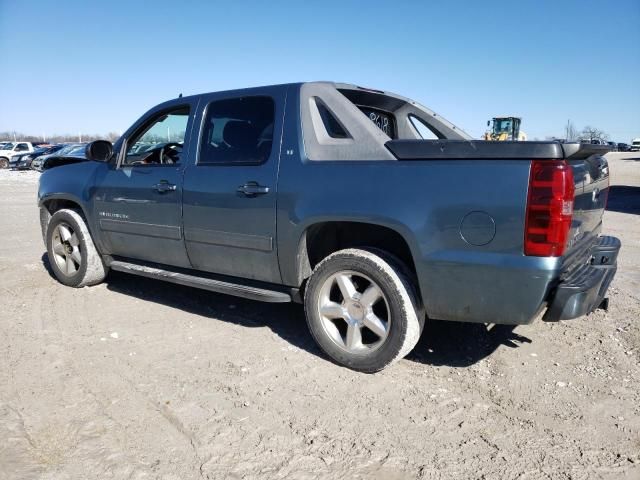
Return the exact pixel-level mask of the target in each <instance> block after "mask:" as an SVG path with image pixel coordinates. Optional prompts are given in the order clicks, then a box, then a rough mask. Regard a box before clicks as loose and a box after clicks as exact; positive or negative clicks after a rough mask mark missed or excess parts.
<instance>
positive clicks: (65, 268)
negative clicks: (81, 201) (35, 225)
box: [46, 209, 107, 287]
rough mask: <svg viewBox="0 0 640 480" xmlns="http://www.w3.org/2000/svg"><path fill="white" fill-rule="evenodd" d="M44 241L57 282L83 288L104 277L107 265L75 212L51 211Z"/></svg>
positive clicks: (64, 210)
mask: <svg viewBox="0 0 640 480" xmlns="http://www.w3.org/2000/svg"><path fill="white" fill-rule="evenodd" d="M46 242H47V253H48V256H49V263H50V265H51V268H52V270H53V273H54V274H55V276H56V278H57V279H58V280H59V281H60V282H61V283H63V284H65V285H68V286H70V287H84V286H87V285H95V284H96V283H100V282H101V281H102V280H104V278H105V276H106V274H107V267H106V266H105V264H104V262H103V261H102V257H101V256H100V254H99V253H98V251H97V250H96V247H95V245H94V243H93V239H92V238H91V234H90V233H89V229H88V228H87V225H86V224H85V221H84V219H83V218H82V216H80V214H79V213H78V212H76V211H74V210H69V209H63V210H58V211H57V212H55V213H54V214H53V216H52V217H51V220H50V221H49V224H48V226H47V236H46Z"/></svg>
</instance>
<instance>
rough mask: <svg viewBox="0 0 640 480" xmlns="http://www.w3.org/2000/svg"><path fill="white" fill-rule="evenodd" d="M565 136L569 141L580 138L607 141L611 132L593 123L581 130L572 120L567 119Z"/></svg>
mask: <svg viewBox="0 0 640 480" xmlns="http://www.w3.org/2000/svg"><path fill="white" fill-rule="evenodd" d="M564 138H565V139H566V140H567V141H568V142H575V141H579V140H589V141H590V142H592V141H593V140H600V141H605V142H606V141H607V140H609V138H610V137H609V134H608V133H606V132H605V131H603V130H600V129H599V128H596V127H592V126H591V125H587V126H586V127H584V128H583V129H582V130H581V131H580V132H578V130H577V129H576V127H575V126H574V125H573V122H572V121H571V120H567V124H566V126H565V127H564Z"/></svg>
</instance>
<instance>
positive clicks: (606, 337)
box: [0, 153, 640, 480]
mask: <svg viewBox="0 0 640 480" xmlns="http://www.w3.org/2000/svg"><path fill="white" fill-rule="evenodd" d="M609 157H610V160H611V170H612V175H613V183H614V184H615V185H617V186H616V187H614V188H613V189H612V194H611V199H610V202H609V207H610V211H608V212H607V213H606V217H605V231H606V233H610V234H613V235H616V236H618V237H620V238H621V239H622V241H623V250H622V252H621V254H620V258H619V273H618V276H617V277H616V279H615V281H614V284H613V285H612V288H611V290H610V297H611V308H610V310H609V312H608V313H606V314H605V313H604V312H597V313H595V314H593V315H591V316H589V317H586V318H581V319H578V320H574V321H571V322H565V323H560V324H546V323H542V322H538V323H534V324H532V325H528V326H520V327H517V328H516V329H515V330H514V329H512V328H510V327H495V326H488V327H487V326H484V325H470V324H456V323H448V322H431V323H430V324H428V326H427V327H426V331H425V335H424V336H423V339H422V340H421V342H420V343H419V344H418V347H417V348H416V350H415V351H414V353H412V354H411V355H410V356H409V358H407V359H406V360H403V361H401V362H399V363H398V364H396V365H395V366H393V367H392V368H389V369H387V370H386V371H384V372H382V373H380V374H376V375H364V374H358V373H355V372H352V371H349V370H347V369H345V368H341V367H338V366H336V365H333V364H332V363H331V362H329V361H327V360H326V359H325V358H324V357H323V356H322V354H321V353H320V352H319V350H318V349H317V348H316V347H315V345H314V343H313V341H312V339H311V337H310V335H309V333H308V332H307V329H306V325H305V323H304V318H303V312H302V309H301V307H300V306H297V305H268V304H260V303H254V302H251V301H245V300H241V299H237V298H233V297H227V296H223V295H215V294H211V293H208V292H203V291H198V290H192V289H188V288H183V287H180V286H175V285H169V284H164V283H161V282H158V281H153V280H147V279H142V278H137V277H132V276H126V275H124V274H116V273H112V274H111V275H110V276H109V278H108V281H107V282H106V283H104V284H102V285H99V286H97V287H92V288H84V289H81V290H75V289H72V288H67V287H64V286H62V285H61V284H59V283H58V282H56V281H55V280H54V279H53V278H52V277H51V276H50V275H49V273H48V271H47V268H46V260H45V257H43V253H44V248H43V245H42V240H41V237H40V232H39V225H38V216H37V209H36V206H35V191H36V184H37V174H35V173H33V172H26V173H21V172H7V171H0V203H1V204H2V205H3V209H2V213H1V214H0V231H1V232H2V241H1V242H0V299H1V307H0V308H1V309H2V313H1V314H0V315H1V319H2V320H1V321H0V478H2V479H14V478H43V479H56V480H61V479H80V478H82V479H86V478H99V479H104V478H116V479H126V478H130V479H143V478H145V479H146V478H149V479H152V478H161V479H184V480H186V479H192V478H193V479H195V478H208V479H222V478H231V479H233V478H236V479H239V478H270V479H271V478H302V479H312V478H323V479H324V478H329V479H332V478H335V479H342V478H353V479H358V478H374V479H405V478H426V479H453V478H483V479H485V478H486V479H516V478H517V479H542V478H552V479H556V478H559V479H592V478H607V479H632V478H633V479H639V478H640V154H638V153H636V154H610V155H609Z"/></svg>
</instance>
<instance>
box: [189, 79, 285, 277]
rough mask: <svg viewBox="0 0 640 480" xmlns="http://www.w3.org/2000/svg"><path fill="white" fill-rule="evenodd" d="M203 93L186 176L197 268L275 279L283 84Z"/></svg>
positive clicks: (191, 245)
mask: <svg viewBox="0 0 640 480" xmlns="http://www.w3.org/2000/svg"><path fill="white" fill-rule="evenodd" d="M255 92H256V91H255V90H253V91H252V92H251V94H250V95H247V96H233V97H228V96H224V94H214V95H212V96H209V97H207V98H205V99H203V100H201V104H200V107H199V108H200V110H201V111H202V112H201V114H200V115H199V118H202V117H203V121H202V131H201V132H200V139H199V148H198V153H197V158H196V162H195V163H193V164H191V163H190V164H189V166H188V167H187V169H186V171H185V176H184V192H183V218H184V229H185V232H184V233H185V244H186V247H187V251H188V253H189V258H190V260H191V264H192V266H193V267H194V268H197V269H199V270H205V271H209V272H214V273H220V274H226V275H233V276H238V277H242V278H249V279H255V280H261V281H266V282H274V283H276V282H279V281H280V269H279V267H278V259H277V255H276V238H275V237H276V188H277V179H278V178H277V177H278V162H279V159H280V139H281V135H282V118H283V108H284V103H285V99H286V91H283V89H281V88H274V89H271V88H265V89H260V90H259V92H260V93H255Z"/></svg>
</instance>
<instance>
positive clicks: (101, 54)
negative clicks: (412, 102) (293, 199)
mask: <svg viewBox="0 0 640 480" xmlns="http://www.w3.org/2000/svg"><path fill="white" fill-rule="evenodd" d="M0 59H1V64H2V66H3V68H2V70H0V72H1V73H0V131H5V130H10V131H13V130H16V131H19V132H24V133H32V134H43V133H45V134H52V133H76V132H78V131H82V132H84V133H106V132H108V131H121V130H125V129H126V128H127V127H128V126H129V125H130V124H131V123H132V122H133V121H134V120H135V119H136V118H138V117H139V116H140V115H141V114H142V113H144V112H145V111H146V110H147V109H148V108H149V107H151V106H153V105H155V104H157V103H159V102H161V101H164V100H166V99H169V98H173V97H175V96H177V95H178V93H180V92H182V93H184V94H185V95H188V94H193V93H201V92H208V91H216V90H221V89H231V88H238V87H246V86H256V85H264V84H273V83H285V82H295V81H303V80H336V81H344V82H350V83H356V84H358V85H364V86H370V87H375V88H381V89H385V90H389V91H393V92H396V93H400V94H403V95H406V96H409V97H412V98H414V99H416V100H418V101H419V102H421V103H423V104H425V105H427V106H428V107H430V108H432V109H433V110H435V111H436V112H438V113H440V114H442V115H444V116H445V117H446V118H448V119H449V120H451V121H452V122H454V123H455V124H457V125H459V126H460V127H462V128H463V129H465V130H466V131H467V132H469V133H470V134H472V135H474V136H480V135H481V134H482V132H483V131H484V129H485V124H486V121H487V119H488V118H490V117H492V116H494V115H501V114H510V115H519V116H522V117H523V129H524V130H525V131H526V132H527V133H528V134H529V138H530V139H532V138H534V137H538V138H541V139H542V138H544V137H545V136H550V135H562V134H563V128H564V124H565V123H566V121H567V119H571V120H572V121H573V122H574V124H575V126H576V127H577V128H578V129H581V128H582V127H583V126H585V125H587V124H589V125H593V126H596V127H599V128H601V129H603V130H605V131H606V132H608V133H609V134H610V135H611V137H612V139H614V140H615V141H626V142H628V141H629V140H630V139H631V138H632V137H637V136H640V0H610V1H589V0H567V1H565V0H556V1H549V0H540V1H533V0H525V1H519V0H511V1H505V2H486V1H482V2H480V1H429V2H428V1H414V2H409V1H405V2H403V1H393V0H387V1H385V2H376V1H371V0H370V1H361V2H355V1H348V0H342V1H336V2H334V1H323V2H311V1H309V2H306V1H303V0H297V1H291V2H285V1H277V0H274V1H271V2H257V1H256V2H249V1H246V2H245V1H242V0H235V1H226V2H217V1H199V2H196V1H191V0H181V1H170V2H166V1H161V0H147V1H135V0H129V1H86V0H82V1H76V0H70V1H53V0H50V1H40V0H30V1H27V0H0Z"/></svg>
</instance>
